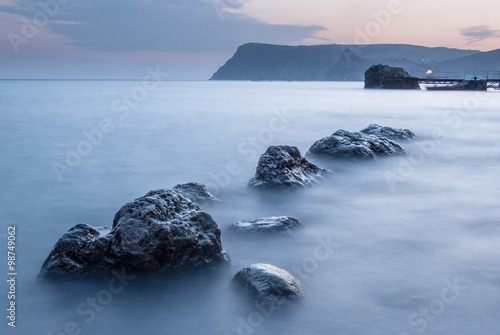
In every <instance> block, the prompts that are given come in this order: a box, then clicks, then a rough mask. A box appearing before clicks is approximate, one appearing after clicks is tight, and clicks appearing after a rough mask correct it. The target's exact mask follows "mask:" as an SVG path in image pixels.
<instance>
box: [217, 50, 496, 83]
mask: <svg viewBox="0 0 500 335" xmlns="http://www.w3.org/2000/svg"><path fill="white" fill-rule="evenodd" d="M499 56H500V49H499V50H494V51H490V52H482V51H478V50H460V49H451V48H428V47H423V46H416V45H408V44H369V45H338V44H332V45H313V46H286V45H272V44H261V43H248V44H244V45H242V46H240V47H239V48H238V50H237V51H236V53H235V54H234V55H233V57H232V58H231V59H229V60H228V61H227V62H226V64H224V65H223V66H222V67H220V68H219V69H218V70H217V72H216V73H214V75H213V76H212V78H210V80H293V81H320V80H323V81H358V80H363V79H364V73H365V71H366V70H367V69H368V68H369V67H370V66H371V65H373V64H389V65H391V66H394V67H403V68H404V69H405V70H407V71H408V72H409V73H410V74H412V73H414V72H415V73H417V74H416V75H419V74H420V73H422V72H424V73H425V72H426V71H427V70H429V69H430V70H432V71H433V72H435V73H436V72H441V71H445V72H462V73H463V72H465V71H467V72H471V71H500V57H499Z"/></svg>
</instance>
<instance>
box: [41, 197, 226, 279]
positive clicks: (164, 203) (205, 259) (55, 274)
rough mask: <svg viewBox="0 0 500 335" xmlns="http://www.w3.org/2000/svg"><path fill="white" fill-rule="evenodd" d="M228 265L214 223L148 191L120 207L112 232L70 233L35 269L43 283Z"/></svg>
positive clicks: (189, 206)
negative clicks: (46, 281)
mask: <svg viewBox="0 0 500 335" xmlns="http://www.w3.org/2000/svg"><path fill="white" fill-rule="evenodd" d="M227 262H229V256H228V254H227V252H226V251H225V250H224V249H223V248H222V245H221V240H220V229H219V227H218V225H217V223H216V222H215V221H214V220H213V219H212V217H210V215H208V214H207V213H205V212H202V211H201V210H200V208H199V207H198V206H197V205H196V204H195V203H193V202H192V201H190V200H189V199H188V198H186V197H184V196H183V195H182V194H180V193H178V192H176V191H173V190H157V191H151V192H149V193H148V194H146V195H145V196H143V197H141V198H138V199H136V200H134V201H133V202H129V203H127V204H125V205H124V206H123V207H122V208H121V209H120V210H119V211H118V212H117V213H116V215H115V218H114V221H113V228H112V229H111V230H109V229H108V230H107V231H106V230H101V231H99V229H97V228H94V227H91V226H89V225H87V224H79V225H76V226H75V227H73V228H71V229H70V230H69V231H68V232H67V233H66V234H64V235H63V236H62V237H61V238H60V239H59V241H57V243H56V244H55V246H54V248H53V249H52V252H51V253H50V255H49V256H48V257H47V259H46V260H45V262H44V263H43V265H42V268H41V270H40V274H39V277H40V278H47V279H75V278H92V277H96V278H100V277H106V276H110V275H111V274H112V273H113V272H114V271H118V272H119V273H121V272H122V271H124V272H125V273H127V274H131V275H153V276H162V275H169V274H173V273H177V272H183V271H187V270H191V269H195V268H201V267H208V268H214V267H216V266H218V265H220V264H223V263H227Z"/></svg>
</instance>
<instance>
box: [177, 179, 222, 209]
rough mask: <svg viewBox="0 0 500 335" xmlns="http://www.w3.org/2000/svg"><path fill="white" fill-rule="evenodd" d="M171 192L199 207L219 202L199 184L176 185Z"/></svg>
mask: <svg viewBox="0 0 500 335" xmlns="http://www.w3.org/2000/svg"><path fill="white" fill-rule="evenodd" d="M172 190H174V191H176V192H179V193H181V194H182V195H183V196H185V197H186V198H188V199H189V200H191V201H192V202H195V203H196V204H198V205H200V206H203V205H207V204H209V203H212V202H217V201H219V199H217V198H216V197H215V196H214V195H213V194H212V193H210V192H209V191H208V189H207V187H206V186H205V185H203V184H200V183H187V184H178V185H176V186H174V188H173V189H172Z"/></svg>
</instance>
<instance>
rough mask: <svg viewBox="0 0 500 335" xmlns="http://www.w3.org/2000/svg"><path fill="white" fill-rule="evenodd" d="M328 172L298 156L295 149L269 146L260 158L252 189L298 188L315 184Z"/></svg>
mask: <svg viewBox="0 0 500 335" xmlns="http://www.w3.org/2000/svg"><path fill="white" fill-rule="evenodd" d="M327 172H328V171H327V170H325V169H322V168H319V167H317V166H316V165H314V164H313V163H311V162H309V161H308V160H307V159H305V158H304V157H302V156H301V155H300V151H299V149H297V147H291V146H285V145H282V146H271V147H269V148H268V149H267V150H266V152H265V153H264V154H263V155H262V156H260V159H259V164H258V166H257V170H256V172H255V177H254V178H252V179H251V180H250V182H249V183H248V185H249V186H253V187H281V188H300V187H304V186H309V185H312V184H315V183H317V178H322V177H323V175H324V174H325V173H327Z"/></svg>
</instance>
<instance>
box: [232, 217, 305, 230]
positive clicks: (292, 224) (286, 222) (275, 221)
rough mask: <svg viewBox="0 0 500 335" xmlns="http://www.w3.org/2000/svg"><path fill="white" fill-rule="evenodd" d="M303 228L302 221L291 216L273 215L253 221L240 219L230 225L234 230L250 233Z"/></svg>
mask: <svg viewBox="0 0 500 335" xmlns="http://www.w3.org/2000/svg"><path fill="white" fill-rule="evenodd" d="M301 228H303V225H302V223H301V222H300V221H299V220H297V219H295V218H292V217H289V216H271V217H264V218H260V219H256V220H252V221H238V222H235V223H233V224H232V225H231V226H230V228H229V229H230V230H231V231H234V232H241V233H249V234H276V233H284V232H291V231H292V230H297V229H301Z"/></svg>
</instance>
